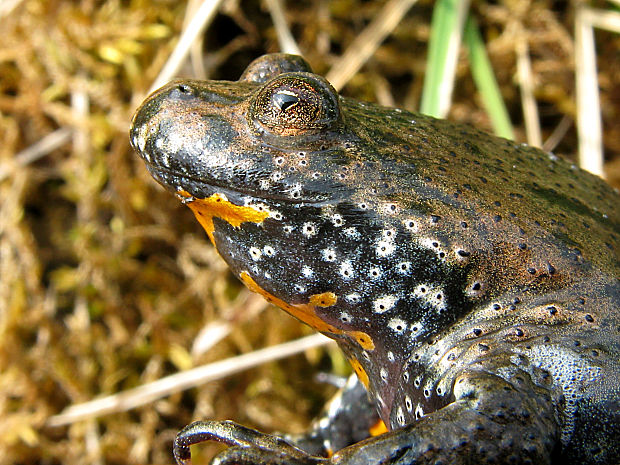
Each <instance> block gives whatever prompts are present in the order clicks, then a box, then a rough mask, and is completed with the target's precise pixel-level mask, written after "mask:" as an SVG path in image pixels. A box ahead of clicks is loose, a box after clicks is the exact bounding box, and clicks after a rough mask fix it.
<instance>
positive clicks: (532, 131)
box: [515, 27, 542, 147]
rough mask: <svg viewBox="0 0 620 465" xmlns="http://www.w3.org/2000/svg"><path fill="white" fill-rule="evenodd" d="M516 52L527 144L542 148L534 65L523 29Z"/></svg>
mask: <svg viewBox="0 0 620 465" xmlns="http://www.w3.org/2000/svg"><path fill="white" fill-rule="evenodd" d="M515 51H516V54H517V76H518V80H519V89H520V91H521V107H522V108H523V118H524V120H525V132H526V134H527V143H528V144H530V145H533V146H534V147H542V134H541V131H540V120H539V118H538V105H537V104H536V99H535V98H534V79H533V76H532V64H531V62H530V55H529V48H528V45H527V37H526V36H525V34H524V31H523V28H521V27H518V28H517V33H516V45H515Z"/></svg>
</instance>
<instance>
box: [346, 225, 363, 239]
mask: <svg viewBox="0 0 620 465" xmlns="http://www.w3.org/2000/svg"><path fill="white" fill-rule="evenodd" d="M343 232H344V234H345V235H346V236H347V237H350V238H352V239H355V238H358V237H360V233H359V232H357V229H355V228H353V227H351V228H346V229H344V230H343Z"/></svg>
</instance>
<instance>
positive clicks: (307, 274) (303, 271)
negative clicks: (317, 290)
mask: <svg viewBox="0 0 620 465" xmlns="http://www.w3.org/2000/svg"><path fill="white" fill-rule="evenodd" d="M301 274H303V275H304V276H305V277H306V278H311V277H312V275H313V274H314V271H313V270H312V268H310V267H309V266H304V267H303V268H302V269H301Z"/></svg>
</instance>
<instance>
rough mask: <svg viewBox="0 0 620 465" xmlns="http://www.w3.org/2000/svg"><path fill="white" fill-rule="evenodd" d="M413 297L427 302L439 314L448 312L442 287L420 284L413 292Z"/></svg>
mask: <svg viewBox="0 0 620 465" xmlns="http://www.w3.org/2000/svg"><path fill="white" fill-rule="evenodd" d="M412 297H413V298H415V299H419V300H421V301H423V302H425V303H426V304H428V305H430V306H431V307H433V308H434V309H435V310H437V311H438V312H443V311H444V310H446V302H445V300H446V298H445V294H444V292H443V289H442V288H441V287H433V286H430V285H429V284H419V285H418V286H416V288H415V289H414V290H413V293H412Z"/></svg>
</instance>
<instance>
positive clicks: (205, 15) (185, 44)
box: [149, 0, 223, 93]
mask: <svg viewBox="0 0 620 465" xmlns="http://www.w3.org/2000/svg"><path fill="white" fill-rule="evenodd" d="M222 1H223V0H204V1H203V2H202V4H201V5H200V8H198V10H197V11H196V15H195V16H194V18H193V19H192V20H191V21H190V22H189V24H188V25H187V27H186V28H185V29H184V30H183V32H182V33H181V37H180V38H179V42H178V43H177V45H176V47H175V48H174V50H173V51H172V54H171V55H170V58H168V61H167V62H166V64H165V65H164V67H163V68H162V70H161V71H160V73H159V75H158V76H157V78H155V80H154V81H153V84H152V85H151V88H150V89H149V93H150V92H153V91H154V90H155V89H159V88H160V87H161V86H163V85H164V84H165V83H167V82H168V81H169V80H170V79H172V78H173V77H174V75H175V74H176V73H177V71H178V70H179V68H180V67H181V65H182V64H183V60H185V58H186V57H187V54H188V53H189V50H190V49H191V47H192V44H193V43H194V41H195V40H196V39H197V38H198V36H199V35H200V34H202V33H203V32H204V30H205V29H206V27H207V26H208V25H209V23H210V22H211V21H212V20H213V17H214V16H215V13H217V10H218V8H219V7H220V4H221V3H222Z"/></svg>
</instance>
